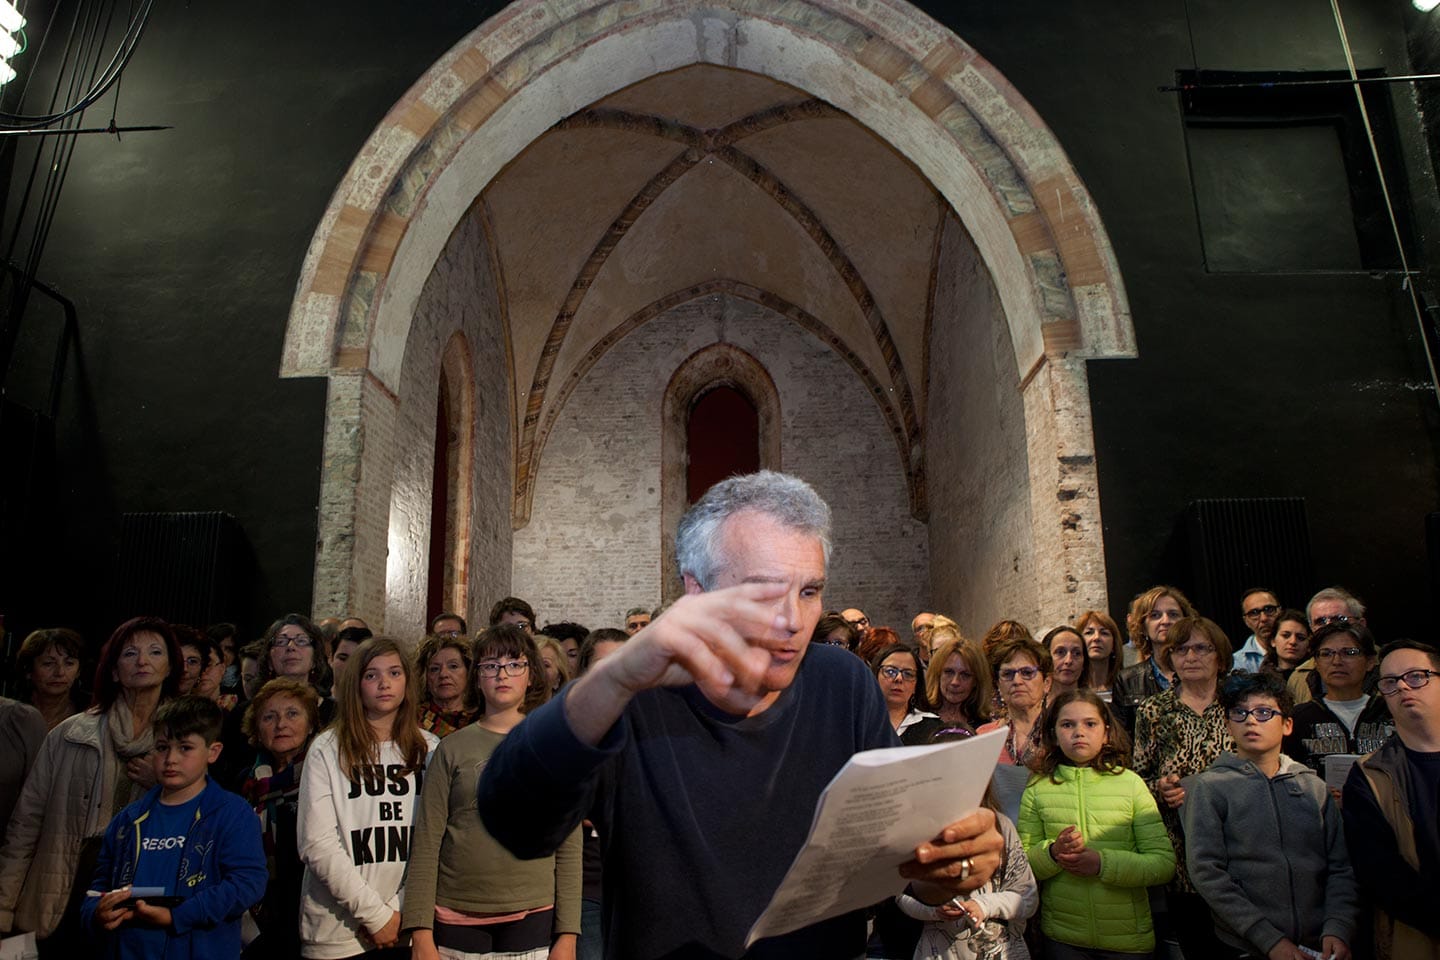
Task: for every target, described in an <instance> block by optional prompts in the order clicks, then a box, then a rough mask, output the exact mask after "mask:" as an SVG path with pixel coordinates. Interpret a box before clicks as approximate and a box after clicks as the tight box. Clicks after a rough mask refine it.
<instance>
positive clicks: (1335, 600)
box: [1289, 587, 1365, 703]
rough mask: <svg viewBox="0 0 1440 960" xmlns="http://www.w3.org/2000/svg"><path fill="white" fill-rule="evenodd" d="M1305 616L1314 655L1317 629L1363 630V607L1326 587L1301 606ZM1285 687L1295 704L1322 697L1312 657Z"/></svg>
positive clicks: (1339, 589)
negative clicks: (1346, 626) (1350, 625)
mask: <svg viewBox="0 0 1440 960" xmlns="http://www.w3.org/2000/svg"><path fill="white" fill-rule="evenodd" d="M1305 616H1306V618H1307V619H1308V620H1309V621H1310V633H1311V644H1310V649H1311V651H1314V650H1315V642H1314V634H1315V632H1316V631H1317V630H1319V629H1320V628H1321V627H1325V626H1329V625H1330V624H1332V623H1355V624H1359V625H1360V626H1364V625H1365V604H1363V603H1361V602H1360V600H1359V598H1357V597H1356V596H1355V595H1354V594H1352V593H1351V592H1350V591H1349V590H1346V589H1345V588H1344V587H1326V588H1325V589H1324V590H1321V591H1320V592H1318V593H1316V594H1315V596H1313V597H1311V598H1310V602H1309V603H1307V604H1305ZM1289 687H1290V695H1291V696H1293V697H1294V698H1295V702H1296V703H1304V702H1305V701H1307V700H1313V699H1315V698H1316V697H1322V696H1324V695H1325V684H1324V682H1323V681H1322V680H1321V678H1320V673H1319V671H1318V670H1317V669H1316V663H1315V657H1314V656H1311V657H1310V659H1308V660H1306V661H1305V662H1304V663H1302V664H1300V665H1299V666H1298V667H1296V668H1295V669H1294V671H1292V672H1291V674H1290V682H1289Z"/></svg>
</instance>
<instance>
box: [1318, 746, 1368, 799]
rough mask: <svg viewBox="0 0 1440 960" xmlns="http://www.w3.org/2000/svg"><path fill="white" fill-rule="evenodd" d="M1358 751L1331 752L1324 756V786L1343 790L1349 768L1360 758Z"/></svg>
mask: <svg viewBox="0 0 1440 960" xmlns="http://www.w3.org/2000/svg"><path fill="white" fill-rule="evenodd" d="M1360 756H1361V755H1360V754H1358V753H1332V754H1330V756H1328V757H1326V758H1325V786H1327V787H1329V788H1330V789H1331V790H1342V791H1343V790H1344V789H1345V781H1346V780H1348V779H1350V768H1351V767H1353V766H1355V761H1356V760H1359V759H1360Z"/></svg>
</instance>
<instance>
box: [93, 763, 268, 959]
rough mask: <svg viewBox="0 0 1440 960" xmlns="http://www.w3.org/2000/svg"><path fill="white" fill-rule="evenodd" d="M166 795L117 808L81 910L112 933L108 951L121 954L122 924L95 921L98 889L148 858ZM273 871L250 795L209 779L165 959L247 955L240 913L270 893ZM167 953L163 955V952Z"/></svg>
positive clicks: (112, 885) (178, 886) (155, 790)
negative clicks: (149, 836)
mask: <svg viewBox="0 0 1440 960" xmlns="http://www.w3.org/2000/svg"><path fill="white" fill-rule="evenodd" d="M159 802H160V788H159V787H152V788H151V790H150V792H149V793H147V794H145V796H144V797H142V798H141V799H139V800H137V801H135V802H134V803H132V804H130V805H129V806H128V807H126V808H125V809H124V810H121V811H120V812H119V813H118V814H116V815H115V818H114V819H113V820H111V821H110V825H109V826H108V827H106V828H105V841H104V844H103V845H102V847H101V849H100V859H99V861H98V862H97V863H96V867H95V879H94V880H93V881H92V882H91V884H90V890H89V891H88V892H87V895H86V897H85V902H84V904H83V905H82V906H81V908H80V916H81V919H82V920H83V921H84V924H85V929H87V930H90V931H92V932H94V933H95V934H96V935H97V936H102V937H104V938H105V940H106V941H107V942H106V949H105V953H104V956H106V957H114V956H118V955H119V952H120V940H121V938H123V937H124V936H125V935H126V928H125V927H121V928H120V929H119V930H116V931H115V932H114V933H112V934H106V933H105V932H104V931H101V930H98V929H97V928H96V926H95V908H96V906H97V905H98V904H99V902H100V897H99V896H98V894H100V893H104V892H106V891H109V890H115V889H118V888H119V887H123V886H125V885H126V884H128V883H130V881H131V879H132V878H133V877H134V876H135V869H136V863H137V861H138V860H139V858H140V842H141V840H142V839H143V838H144V836H145V821H146V820H147V819H148V818H149V816H150V811H151V810H152V809H153V808H154V806H155V804H157V803H159ZM268 880H269V873H268V870H267V869H266V866H265V846H264V844H263V842H262V841H261V839H260V820H259V818H258V817H256V816H255V811H254V810H253V809H251V807H250V805H249V804H247V803H246V802H245V801H244V800H243V799H241V798H240V797H238V796H236V795H235V794H233V793H230V792H229V791H228V790H225V789H223V788H222V787H220V785H219V784H217V783H216V782H215V781H214V780H207V781H206V784H205V789H204V790H203V791H201V793H200V803H199V805H198V806H197V807H196V808H195V820H194V822H192V823H191V824H190V830H189V832H188V833H187V834H186V836H185V850H184V852H183V853H182V854H181V857H180V869H179V873H178V875H177V876H176V878H175V895H176V896H178V897H183V898H184V902H182V903H180V904H179V905H177V906H175V907H172V908H171V909H170V918H171V927H170V930H169V936H168V938H167V939H166V941H165V954H164V958H163V960H210V958H214V960H234V958H235V957H238V956H239V955H240V947H241V944H240V917H241V916H242V915H243V914H244V913H245V911H246V910H248V909H250V907H252V906H254V905H255V904H257V903H259V902H260V900H261V898H262V897H264V896H265V884H266V883H267V882H268ZM156 960H161V958H156Z"/></svg>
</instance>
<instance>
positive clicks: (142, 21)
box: [0, 0, 155, 129]
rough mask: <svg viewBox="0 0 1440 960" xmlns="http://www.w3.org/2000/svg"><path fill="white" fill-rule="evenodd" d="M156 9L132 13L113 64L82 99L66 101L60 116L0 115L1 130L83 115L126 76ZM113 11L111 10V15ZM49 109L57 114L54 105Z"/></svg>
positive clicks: (149, 0)
mask: <svg viewBox="0 0 1440 960" xmlns="http://www.w3.org/2000/svg"><path fill="white" fill-rule="evenodd" d="M154 6H155V3H154V0H144V3H142V4H141V6H140V8H139V10H138V11H135V12H133V13H132V15H131V16H130V18H129V22H128V23H127V24H126V27H125V32H124V34H123V35H122V37H121V40H120V45H119V47H118V48H117V49H116V51H115V54H114V56H112V57H111V58H110V62H109V63H108V64H106V66H105V69H104V70H103V71H101V72H100V73H99V75H98V77H96V78H95V79H94V80H93V82H92V83H91V85H90V86H89V89H88V90H86V91H85V93H84V94H82V95H79V97H78V99H75V100H68V98H67V102H69V106H66V107H65V108H63V109H61V110H59V111H58V112H53V113H47V114H39V115H34V116H27V115H24V114H13V113H6V112H4V111H0V127H10V128H22V129H33V128H36V127H46V126H50V125H52V124H55V123H59V122H60V121H61V120H64V119H66V118H68V117H71V116H74V115H75V114H77V113H82V112H83V111H85V110H86V109H87V108H89V107H90V106H91V105H93V104H94V103H95V102H96V101H98V100H99V99H100V98H101V97H103V96H104V95H105V93H106V91H108V90H109V89H110V88H111V87H112V86H114V85H115V84H116V83H117V82H118V81H119V80H120V75H121V73H122V72H124V70H125V67H126V66H127V65H128V64H129V63H130V58H131V57H133V56H134V55H135V50H136V48H137V47H139V45H140V38H141V36H143V35H144V33H145V27H146V25H147V24H148V23H149V21H150V12H151V10H152V9H153V8H154ZM113 10H114V8H113V7H112V8H111V11H112V13H113ZM42 43H43V41H42ZM50 109H51V110H54V105H53V103H52V105H51V107H50Z"/></svg>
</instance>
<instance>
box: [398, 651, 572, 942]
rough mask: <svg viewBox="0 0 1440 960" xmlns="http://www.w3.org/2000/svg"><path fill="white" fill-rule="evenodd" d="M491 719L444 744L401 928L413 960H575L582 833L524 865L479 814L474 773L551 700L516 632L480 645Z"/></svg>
mask: <svg viewBox="0 0 1440 960" xmlns="http://www.w3.org/2000/svg"><path fill="white" fill-rule="evenodd" d="M474 677H475V679H474V686H475V688H476V690H477V691H478V693H479V695H480V698H481V700H482V701H483V702H484V708H485V713H484V716H482V717H481V718H480V719H479V720H477V721H476V722H475V723H473V724H471V725H470V726H468V727H466V728H464V729H463V730H459V731H457V732H455V733H453V734H451V735H450V736H448V737H446V738H445V740H444V741H443V742H442V743H441V744H440V747H439V749H438V750H436V751H435V758H434V760H433V761H432V762H431V764H430V770H429V773H428V777H427V783H426V786H425V790H424V792H423V793H421V795H420V801H419V810H418V813H417V817H416V821H415V840H414V844H413V846H412V847H411V851H410V872H409V875H408V878H407V880H406V882H405V910H404V914H403V917H402V920H401V927H402V929H404V930H408V931H410V935H411V956H412V957H413V958H414V960H438V958H439V957H441V956H442V955H443V956H446V957H465V958H480V957H491V956H504V957H507V958H521V960H545V958H553V960H561V958H565V960H571V958H573V957H574V956H575V946H576V937H577V936H578V934H579V932H580V830H579V829H576V830H575V831H574V832H573V833H572V834H571V835H570V836H569V838H567V839H566V841H565V842H564V843H563V844H562V845H561V847H560V849H559V850H557V851H556V852H555V855H554V856H552V857H543V858H541V859H538V860H517V859H516V858H515V857H514V856H512V855H511V854H510V852H509V851H508V850H506V849H505V848H504V847H503V846H501V845H500V844H499V843H498V842H496V840H495V839H494V838H493V837H491V836H490V834H489V832H488V831H486V829H485V825H484V824H483V823H482V822H481V820H480V818H479V817H478V816H476V814H475V782H476V780H475V771H476V770H478V769H480V768H481V767H483V766H484V765H485V763H486V762H487V761H488V760H489V759H490V755H491V754H492V753H494V752H495V748H496V747H497V746H499V745H500V742H501V741H502V740H504V739H505V735H506V734H508V733H509V732H510V731H511V730H513V729H514V728H515V726H516V725H517V724H518V723H519V722H520V721H521V720H522V719H523V718H524V716H525V714H527V713H529V712H530V711H532V710H534V709H535V708H536V707H538V706H540V704H542V703H544V702H545V701H546V700H548V699H549V698H550V682H549V680H547V679H546V676H545V670H544V668H543V666H542V664H541V660H540V651H539V649H538V648H537V647H536V646H535V642H534V641H533V640H532V639H531V638H530V637H529V636H528V635H527V634H526V633H525V632H524V631H523V630H521V629H519V628H518V627H515V626H513V625H510V624H501V625H499V626H495V627H491V628H490V629H488V630H486V631H485V632H484V633H482V634H480V637H479V639H477V640H476V641H475V670H474Z"/></svg>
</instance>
